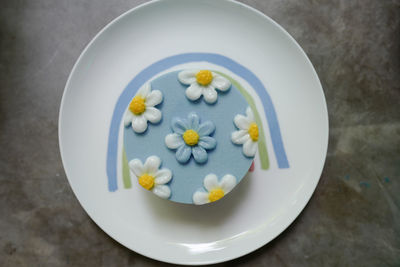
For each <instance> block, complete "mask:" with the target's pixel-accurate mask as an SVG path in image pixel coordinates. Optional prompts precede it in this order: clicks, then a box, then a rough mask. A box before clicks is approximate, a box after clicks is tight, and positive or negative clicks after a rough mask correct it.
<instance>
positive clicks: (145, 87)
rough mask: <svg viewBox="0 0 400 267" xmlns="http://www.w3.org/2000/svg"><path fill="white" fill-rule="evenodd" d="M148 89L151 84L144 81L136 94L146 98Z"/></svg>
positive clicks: (149, 89)
mask: <svg viewBox="0 0 400 267" xmlns="http://www.w3.org/2000/svg"><path fill="white" fill-rule="evenodd" d="M150 91H151V85H150V83H146V84H144V85H143V86H142V87H141V88H140V89H139V90H138V92H137V94H136V95H139V96H141V97H143V98H146V97H147V95H148V94H149V93H150Z"/></svg>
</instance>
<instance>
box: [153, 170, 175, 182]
mask: <svg viewBox="0 0 400 267" xmlns="http://www.w3.org/2000/svg"><path fill="white" fill-rule="evenodd" d="M154 177H155V178H156V179H155V180H154V182H155V183H156V184H157V185H161V184H166V183H168V182H169V181H171V178H172V172H171V170H169V169H161V170H158V171H157V172H156V174H155V176H154Z"/></svg>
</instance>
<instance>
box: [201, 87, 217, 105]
mask: <svg viewBox="0 0 400 267" xmlns="http://www.w3.org/2000/svg"><path fill="white" fill-rule="evenodd" d="M203 97H204V100H205V101H206V102H207V103H209V104H212V103H215V101H217V98H218V93H217V91H215V89H214V87H212V86H208V87H206V88H204V89H203Z"/></svg>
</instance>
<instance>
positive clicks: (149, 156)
mask: <svg viewBox="0 0 400 267" xmlns="http://www.w3.org/2000/svg"><path fill="white" fill-rule="evenodd" d="M124 125H125V128H124V144H123V149H124V157H125V158H126V159H125V160H126V161H127V162H128V166H129V173H130V176H131V178H132V181H137V186H141V187H143V188H144V189H146V190H148V191H151V192H152V193H154V194H155V195H157V196H159V197H161V198H164V199H169V200H171V201H175V202H181V203H187V204H196V205H202V204H206V203H210V202H214V201H217V200H219V199H221V198H223V197H224V196H225V195H226V194H228V193H229V192H231V191H232V189H233V188H234V187H235V186H236V185H237V184H238V183H239V182H240V181H241V180H242V178H243V177H244V176H245V175H246V174H247V172H248V170H249V168H250V166H251V164H252V162H253V158H254V156H255V154H256V152H257V142H258V137H259V129H258V125H257V123H256V122H255V119H254V115H253V111H252V109H251V108H250V106H249V103H247V101H246V99H245V97H244V96H243V95H242V94H241V92H240V91H239V90H238V89H237V88H236V87H235V86H234V85H233V84H232V83H231V82H230V80H229V79H228V78H226V76H225V75H224V74H223V73H219V72H214V71H210V70H182V71H174V72H169V73H167V74H164V75H162V76H160V77H157V78H156V79H154V80H152V81H150V82H148V83H146V84H145V85H143V86H142V87H141V88H140V89H139V90H138V91H137V93H136V95H135V97H134V98H133V99H132V100H131V101H130V104H129V106H128V107H127V109H126V112H125V115H124Z"/></svg>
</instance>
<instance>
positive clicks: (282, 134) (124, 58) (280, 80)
mask: <svg viewBox="0 0 400 267" xmlns="http://www.w3.org/2000/svg"><path fill="white" fill-rule="evenodd" d="M192 67H199V68H208V69H213V70H214V71H219V72H221V73H224V74H225V75H227V76H229V77H230V78H231V79H232V80H234V81H236V83H237V84H238V86H240V87H241V88H242V90H244V91H245V94H247V95H248V98H249V99H251V101H252V102H253V105H254V106H255V107H256V108H257V110H258V112H259V117H260V118H259V119H260V120H261V122H262V126H263V129H264V130H263V133H262V138H263V140H264V148H262V149H261V150H260V147H259V153H258V154H257V155H256V157H255V165H254V170H253V171H252V172H250V173H249V174H248V177H245V179H243V181H242V182H241V183H240V184H239V185H238V186H236V188H235V189H234V190H233V191H232V192H231V193H230V194H229V195H227V196H226V197H224V198H223V199H222V200H220V201H218V202H215V203H212V204H209V205H204V206H193V205H185V204H178V203H173V202H169V201H165V200H163V199H160V198H157V197H156V196H154V195H153V194H149V193H148V192H146V190H143V189H142V188H140V187H139V186H137V183H136V182H135V181H133V180H132V181H130V182H131V183H130V182H129V181H128V182H127V181H126V180H124V171H123V168H121V166H122V164H121V162H122V161H123V158H122V156H121V153H120V152H121V142H122V141H121V139H122V131H121V129H122V123H121V116H120V115H121V114H120V111H121V105H120V104H121V101H122V102H124V101H126V100H124V96H126V94H127V91H129V90H130V89H129V88H132V86H133V87H135V86H140V85H141V84H143V83H145V82H147V81H150V80H152V79H154V78H156V77H157V76H159V75H162V74H163V73H166V72H169V71H173V70H179V69H185V68H192ZM122 108H123V109H125V108H126V107H125V106H124V107H122ZM59 139H60V149H61V155H62V160H63V164H64V167H65V171H66V173H67V177H68V180H69V182H70V184H71V187H72V189H73V191H74V193H75V194H76V196H77V198H78V199H79V201H80V203H81V204H82V206H83V208H84V209H85V210H86V212H87V213H88V214H89V215H90V217H91V218H92V219H93V220H94V221H95V222H96V223H97V224H98V225H99V226H100V227H101V228H102V229H103V230H104V231H105V232H106V233H107V234H109V235H110V236H111V237H113V238H114V239H115V240H117V241H118V242H120V243H121V244H123V245H125V246H126V247H128V248H130V249H132V250H134V251H136V252H138V253H140V254H143V255H145V256H148V257H150V258H154V259H157V260H161V261H165V262H171V263H180V264H207V263H217V262H222V261H226V260H230V259H233V258H236V257H239V256H242V255H244V254H247V253H249V252H251V251H253V250H255V249H257V248H259V247H261V246H263V245H265V244H266V243H268V242H269V241H271V240H272V239H273V238H275V237H276V236H277V235H279V234H280V233H281V232H282V231H283V230H284V229H285V228H286V227H288V225H289V224H290V223H291V222H293V220H294V219H295V218H296V217H297V216H298V215H299V213H300V212H301V210H302V209H303V208H304V206H305V205H306V204H307V202H308V200H309V199H310V197H311V195H312V193H313V191H314V189H315V187H316V185H317V183H318V180H319V177H320V175H321V172H322V168H323V164H324V160H325V156H326V150H327V143H328V117H327V109H326V103H325V99H324V95H323V91H322V88H321V85H320V82H319V80H318V77H317V75H316V73H315V70H314V69H313V66H312V65H311V63H310V61H309V60H308V58H307V56H306V55H305V53H304V52H303V51H302V49H301V48H300V47H299V45H298V44H297V43H296V42H295V41H294V39H293V38H292V37H291V36H290V35H289V34H288V33H287V32H286V31H285V30H284V29H282V28H281V27H280V26H279V25H278V24H277V23H275V22H274V21H272V20H271V19H270V18H268V17H266V16H265V15H263V14H262V13H260V12H258V11H256V10H254V9H252V8H250V7H248V6H245V5H243V4H241V3H237V2H232V1H214V0H205V1H185V0H168V1H156V2H151V3H148V4H145V5H142V6H140V7H137V8H135V9H132V10H130V11H128V12H127V13H125V14H123V15H121V16H120V17H118V18H117V19H115V20H114V21H113V22H111V23H110V24H109V25H108V26H107V27H105V28H104V29H103V30H102V31H101V32H100V33H99V34H98V35H97V36H96V37H95V38H94V39H93V40H92V41H91V42H90V44H89V45H88V46H87V47H86V49H85V50H84V51H83V53H82V54H81V56H80V57H79V59H78V61H77V62H76V64H75V66H74V68H73V70H72V72H71V75H70V77H69V79H68V82H67V85H66V88H65V91H64V96H63V99H62V103H61V109H60V120H59Z"/></svg>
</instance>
